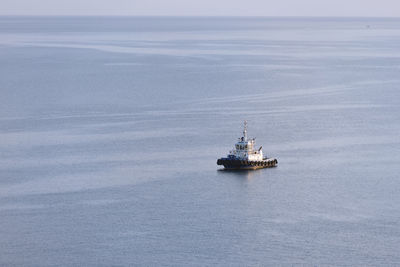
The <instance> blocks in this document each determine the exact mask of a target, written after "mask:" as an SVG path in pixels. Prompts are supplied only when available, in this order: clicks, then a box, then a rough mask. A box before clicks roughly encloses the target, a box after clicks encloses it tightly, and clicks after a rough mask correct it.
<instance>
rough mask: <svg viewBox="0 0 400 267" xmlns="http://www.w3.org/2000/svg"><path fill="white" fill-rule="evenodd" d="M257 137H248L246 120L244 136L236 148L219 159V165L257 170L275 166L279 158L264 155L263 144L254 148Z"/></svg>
mask: <svg viewBox="0 0 400 267" xmlns="http://www.w3.org/2000/svg"><path fill="white" fill-rule="evenodd" d="M255 143H256V139H255V138H252V139H247V122H246V121H245V122H244V129H243V136H242V137H240V138H239V140H238V142H237V143H236V144H235V148H234V150H231V151H229V154H228V156H227V157H226V158H220V159H218V160H217V164H218V165H224V167H225V169H231V170H232V169H233V170H239V169H240V170H248V169H251V170H255V169H261V168H270V167H275V166H276V165H277V164H278V160H276V159H275V158H267V157H264V156H263V152H262V146H261V147H260V148H259V149H258V150H254V146H255Z"/></svg>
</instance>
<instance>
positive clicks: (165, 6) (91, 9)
mask: <svg viewBox="0 0 400 267" xmlns="http://www.w3.org/2000/svg"><path fill="white" fill-rule="evenodd" d="M0 14H1V15H141V16H142V15H164V16H174V15H183V16H195V15H210V16H214V15H224V16H386V17H399V16H400V0H0Z"/></svg>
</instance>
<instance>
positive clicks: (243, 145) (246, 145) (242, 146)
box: [235, 137, 254, 152]
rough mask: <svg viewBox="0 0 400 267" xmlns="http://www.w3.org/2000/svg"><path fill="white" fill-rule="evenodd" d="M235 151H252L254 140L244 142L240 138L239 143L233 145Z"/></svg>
mask: <svg viewBox="0 0 400 267" xmlns="http://www.w3.org/2000/svg"><path fill="white" fill-rule="evenodd" d="M235 149H236V150H245V151H249V152H251V151H254V139H250V140H247V141H245V140H244V138H243V137H242V138H240V141H239V142H237V143H236V144H235Z"/></svg>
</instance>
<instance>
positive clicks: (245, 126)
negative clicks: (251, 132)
mask: <svg viewBox="0 0 400 267" xmlns="http://www.w3.org/2000/svg"><path fill="white" fill-rule="evenodd" d="M243 137H244V141H246V142H247V121H244V129H243Z"/></svg>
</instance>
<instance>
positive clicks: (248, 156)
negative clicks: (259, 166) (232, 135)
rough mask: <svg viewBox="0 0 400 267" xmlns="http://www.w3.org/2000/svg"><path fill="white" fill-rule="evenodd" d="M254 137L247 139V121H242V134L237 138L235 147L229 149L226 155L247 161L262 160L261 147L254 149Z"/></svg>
mask: <svg viewBox="0 0 400 267" xmlns="http://www.w3.org/2000/svg"><path fill="white" fill-rule="evenodd" d="M255 143H256V139H255V138H252V139H247V122H246V121H245V122H244V129H243V136H242V137H240V138H239V141H238V142H237V143H236V144H235V148H234V149H233V150H231V151H229V154H228V157H232V156H233V157H235V158H238V159H243V160H248V161H260V160H263V152H262V147H260V148H259V149H258V150H254V146H255Z"/></svg>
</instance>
